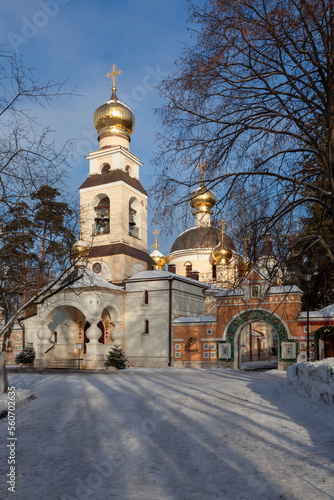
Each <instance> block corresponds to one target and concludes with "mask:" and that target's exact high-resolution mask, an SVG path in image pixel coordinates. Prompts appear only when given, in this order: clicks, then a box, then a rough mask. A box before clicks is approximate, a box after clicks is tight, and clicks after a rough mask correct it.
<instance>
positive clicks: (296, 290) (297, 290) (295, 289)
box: [268, 285, 303, 293]
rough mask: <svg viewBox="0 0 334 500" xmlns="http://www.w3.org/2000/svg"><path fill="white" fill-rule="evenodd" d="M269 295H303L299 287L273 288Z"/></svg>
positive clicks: (270, 289)
mask: <svg viewBox="0 0 334 500" xmlns="http://www.w3.org/2000/svg"><path fill="white" fill-rule="evenodd" d="M268 293H303V292H302V290H301V289H300V288H299V287H298V286H297V285H285V286H271V287H270V288H269V290H268Z"/></svg>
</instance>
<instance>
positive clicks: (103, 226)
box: [93, 194, 110, 235]
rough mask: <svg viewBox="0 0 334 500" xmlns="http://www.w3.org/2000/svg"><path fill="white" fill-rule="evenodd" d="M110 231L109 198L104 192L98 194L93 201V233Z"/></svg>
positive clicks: (107, 232)
mask: <svg viewBox="0 0 334 500" xmlns="http://www.w3.org/2000/svg"><path fill="white" fill-rule="evenodd" d="M109 233H110V200H109V197H108V196H107V195H105V194H100V195H98V196H96V197H95V198H94V201H93V234H95V235H98V234H109Z"/></svg>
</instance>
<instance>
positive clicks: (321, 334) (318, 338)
mask: <svg viewBox="0 0 334 500" xmlns="http://www.w3.org/2000/svg"><path fill="white" fill-rule="evenodd" d="M314 342H315V344H316V346H317V347H318V356H319V357H318V359H324V358H332V357H334V326H330V325H325V326H322V327H321V328H318V330H317V331H316V332H315V333H314Z"/></svg>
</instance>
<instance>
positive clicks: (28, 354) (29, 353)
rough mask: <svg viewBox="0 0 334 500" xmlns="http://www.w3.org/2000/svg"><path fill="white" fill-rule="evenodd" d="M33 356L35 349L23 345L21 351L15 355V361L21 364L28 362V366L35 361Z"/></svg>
mask: <svg viewBox="0 0 334 500" xmlns="http://www.w3.org/2000/svg"><path fill="white" fill-rule="evenodd" d="M35 356H36V352H35V349H34V348H33V347H25V348H24V349H23V351H21V352H19V353H18V354H17V355H16V358H15V360H16V363H17V364H19V363H22V364H28V363H29V364H30V366H31V365H32V364H33V362H34V361H35Z"/></svg>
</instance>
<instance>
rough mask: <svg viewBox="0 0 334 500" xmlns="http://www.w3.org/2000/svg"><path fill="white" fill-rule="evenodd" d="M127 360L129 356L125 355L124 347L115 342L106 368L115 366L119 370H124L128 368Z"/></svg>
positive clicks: (108, 356) (106, 362)
mask: <svg viewBox="0 0 334 500" xmlns="http://www.w3.org/2000/svg"><path fill="white" fill-rule="evenodd" d="M127 360H128V358H127V357H126V356H125V353H124V351H123V349H122V347H121V346H120V345H119V344H114V345H113V346H112V347H111V349H110V351H109V353H108V355H107V359H106V361H105V363H104V364H105V366H106V368H108V367H109V366H114V367H115V368H116V369H117V370H124V368H126V362H127Z"/></svg>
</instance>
